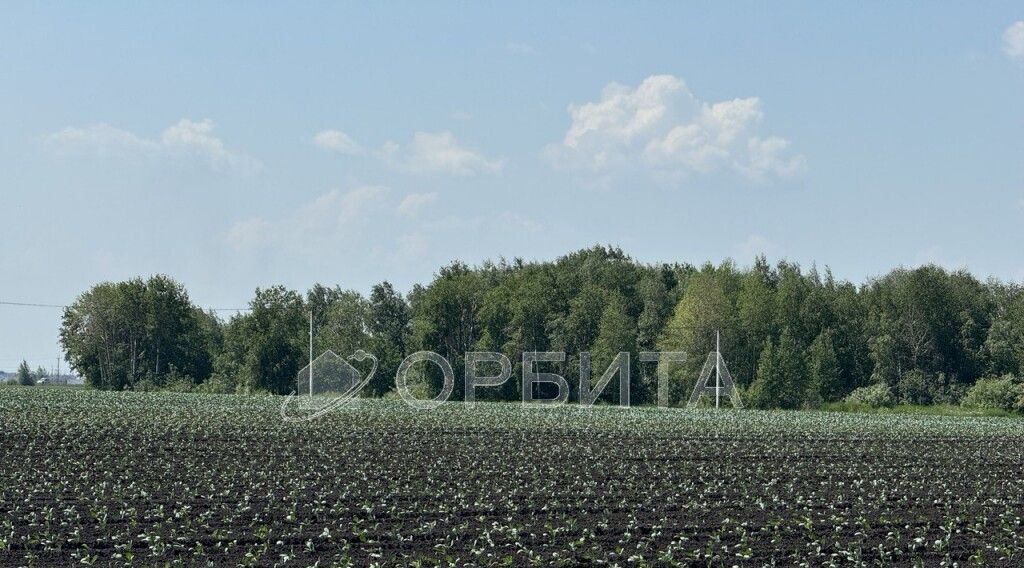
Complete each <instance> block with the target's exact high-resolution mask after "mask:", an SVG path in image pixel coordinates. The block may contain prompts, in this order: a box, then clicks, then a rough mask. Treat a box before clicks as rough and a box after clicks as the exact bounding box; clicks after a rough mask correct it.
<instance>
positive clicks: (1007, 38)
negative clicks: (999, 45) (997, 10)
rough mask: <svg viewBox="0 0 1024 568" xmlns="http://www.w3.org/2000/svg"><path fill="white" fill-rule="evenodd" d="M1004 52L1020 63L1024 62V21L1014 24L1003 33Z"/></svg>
mask: <svg viewBox="0 0 1024 568" xmlns="http://www.w3.org/2000/svg"><path fill="white" fill-rule="evenodd" d="M1003 51H1005V52H1006V55H1009V56H1010V57H1012V58H1014V59H1016V60H1018V61H1024V21H1020V22H1014V23H1013V24H1012V25H1011V26H1010V27H1008V28H1006V31H1004V32H1003Z"/></svg>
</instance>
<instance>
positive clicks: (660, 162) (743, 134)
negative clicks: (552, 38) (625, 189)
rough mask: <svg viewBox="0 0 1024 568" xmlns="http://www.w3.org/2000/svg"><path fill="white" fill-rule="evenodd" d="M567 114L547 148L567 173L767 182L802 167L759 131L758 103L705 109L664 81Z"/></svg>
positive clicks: (607, 92)
mask: <svg viewBox="0 0 1024 568" xmlns="http://www.w3.org/2000/svg"><path fill="white" fill-rule="evenodd" d="M569 115H570V117H571V118H572V123H571V125H570V126H569V130H568V131H567V132H566V134H565V136H564V138H563V139H562V141H561V143H558V144H552V145H550V146H548V148H547V154H548V156H549V158H550V159H551V160H552V161H553V163H554V164H555V165H556V166H558V167H561V168H564V169H566V170H569V171H575V172H579V173H585V174H589V175H598V176H610V175H614V174H617V173H622V172H624V171H636V170H640V171H645V172H648V173H650V174H652V175H654V176H655V177H657V178H661V179H671V180H675V181H678V180H682V179H685V178H687V177H691V176H693V175H701V174H710V173H713V172H720V171H731V172H736V173H739V174H741V175H744V176H746V177H748V178H751V179H755V180H762V181H767V180H771V179H777V178H788V177H793V176H795V175H797V174H799V173H800V172H801V171H802V170H803V169H804V158H803V157H802V156H799V155H792V153H791V152H790V148H789V147H790V143H789V141H788V140H786V139H784V138H780V137H778V136H767V137H762V136H761V135H760V134H759V133H758V131H759V128H758V127H759V125H760V123H761V122H762V120H763V118H764V113H763V111H762V110H761V101H760V99H758V98H756V97H752V98H746V99H733V100H729V101H721V102H715V103H706V102H703V101H700V100H699V99H697V98H696V97H695V96H694V95H693V93H692V92H691V91H690V90H689V89H688V88H687V86H686V84H685V83H684V82H683V81H682V80H681V79H679V78H677V77H673V76H671V75H653V76H651V77H648V78H646V79H644V80H643V82H641V83H640V85H639V86H638V87H636V88H635V89H632V88H629V87H627V86H623V85H619V84H616V83H612V84H609V85H608V86H606V87H605V88H604V90H603V91H602V93H601V98H600V100H598V101H596V102H589V103H585V104H582V105H575V104H574V105H570V106H569Z"/></svg>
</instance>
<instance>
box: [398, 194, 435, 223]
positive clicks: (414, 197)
mask: <svg viewBox="0 0 1024 568" xmlns="http://www.w3.org/2000/svg"><path fill="white" fill-rule="evenodd" d="M435 201H437V192H430V193H410V194H409V195H406V196H405V198H404V199H402V202H401V203H399V204H398V213H399V214H401V215H403V216H405V217H415V216H416V215H417V214H418V213H419V212H420V210H421V209H423V208H424V207H426V206H427V205H430V204H431V203H433V202H435Z"/></svg>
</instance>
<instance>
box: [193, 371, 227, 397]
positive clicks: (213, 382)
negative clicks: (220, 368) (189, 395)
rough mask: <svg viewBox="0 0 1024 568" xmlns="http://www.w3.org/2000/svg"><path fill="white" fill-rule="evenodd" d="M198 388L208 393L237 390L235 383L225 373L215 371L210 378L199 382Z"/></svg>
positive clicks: (224, 392)
mask: <svg viewBox="0 0 1024 568" xmlns="http://www.w3.org/2000/svg"><path fill="white" fill-rule="evenodd" d="M196 390H198V391H199V392H203V393H207V394H233V393H234V392H235V384H234V383H232V382H231V380H230V379H228V378H227V377H225V376H224V375H222V374H220V373H214V374H213V375H211V376H210V378H209V379H206V380H205V381H203V382H202V383H199V385H198V386H197V387H196Z"/></svg>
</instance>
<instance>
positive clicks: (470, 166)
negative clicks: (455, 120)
mask: <svg viewBox="0 0 1024 568" xmlns="http://www.w3.org/2000/svg"><path fill="white" fill-rule="evenodd" d="M399 151H400V149H399V147H398V145H397V144H394V143H388V144H386V145H385V153H386V154H388V155H396V154H398V153H399ZM404 165H405V167H406V168H407V169H409V171H411V172H413V173H417V174H436V173H440V174H449V175H454V176H472V175H477V174H493V173H497V172H499V171H501V168H502V166H503V163H502V161H501V160H492V159H489V158H486V157H484V155H483V154H481V153H479V152H477V151H475V150H472V149H469V148H466V147H463V146H460V145H459V143H458V141H456V140H455V135H454V134H452V133H451V132H448V131H445V132H437V133H430V132H416V133H415V134H414V135H413V139H412V147H411V148H410V149H409V152H408V155H407V157H406V158H405V159H404Z"/></svg>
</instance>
